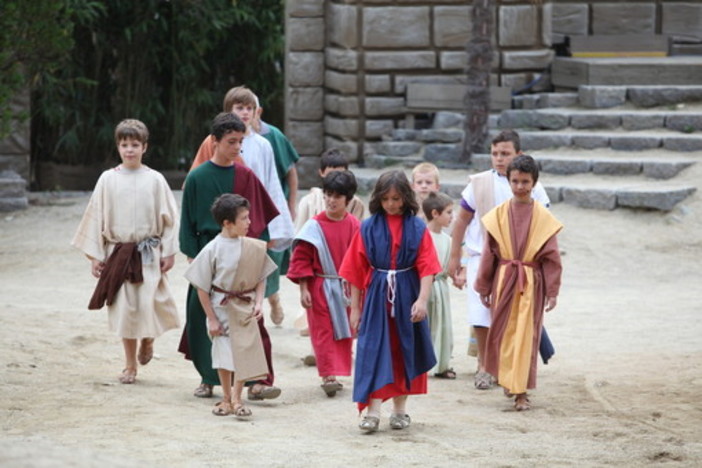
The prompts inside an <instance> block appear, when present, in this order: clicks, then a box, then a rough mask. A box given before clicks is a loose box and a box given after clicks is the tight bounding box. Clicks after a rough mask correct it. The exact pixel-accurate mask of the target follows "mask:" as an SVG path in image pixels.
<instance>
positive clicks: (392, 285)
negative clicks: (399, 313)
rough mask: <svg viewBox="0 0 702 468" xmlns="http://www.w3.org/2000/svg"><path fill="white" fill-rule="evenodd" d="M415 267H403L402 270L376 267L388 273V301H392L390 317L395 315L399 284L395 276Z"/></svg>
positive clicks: (386, 279) (386, 278)
mask: <svg viewBox="0 0 702 468" xmlns="http://www.w3.org/2000/svg"><path fill="white" fill-rule="evenodd" d="M413 268H414V267H409V268H403V269H401V270H382V269H380V268H376V270H377V271H379V272H381V273H387V276H386V277H385V281H386V282H387V283H388V302H389V303H390V317H395V289H396V286H397V281H396V280H395V276H396V275H397V274H398V273H402V272H403V271H409V270H411V269H413Z"/></svg>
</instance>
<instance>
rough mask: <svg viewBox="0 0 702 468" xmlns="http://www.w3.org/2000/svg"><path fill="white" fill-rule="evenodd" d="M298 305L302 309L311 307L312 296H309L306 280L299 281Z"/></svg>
mask: <svg viewBox="0 0 702 468" xmlns="http://www.w3.org/2000/svg"><path fill="white" fill-rule="evenodd" d="M300 305H302V307H303V308H304V309H309V308H311V307H312V294H310V288H309V284H308V283H307V278H302V279H301V280H300Z"/></svg>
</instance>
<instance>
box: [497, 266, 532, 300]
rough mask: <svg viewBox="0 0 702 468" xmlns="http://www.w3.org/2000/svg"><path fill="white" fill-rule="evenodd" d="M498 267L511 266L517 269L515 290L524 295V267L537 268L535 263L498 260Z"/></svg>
mask: <svg viewBox="0 0 702 468" xmlns="http://www.w3.org/2000/svg"><path fill="white" fill-rule="evenodd" d="M500 265H511V266H513V267H514V268H516V269H517V290H518V291H519V293H521V294H523V293H524V285H525V284H526V270H525V269H524V267H531V268H536V267H538V266H539V264H538V263H536V262H523V261H521V260H516V259H515V260H507V259H500Z"/></svg>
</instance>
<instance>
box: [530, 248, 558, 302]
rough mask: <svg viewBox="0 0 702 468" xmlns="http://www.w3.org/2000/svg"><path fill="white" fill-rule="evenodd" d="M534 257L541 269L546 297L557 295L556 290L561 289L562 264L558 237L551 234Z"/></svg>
mask: <svg viewBox="0 0 702 468" xmlns="http://www.w3.org/2000/svg"><path fill="white" fill-rule="evenodd" d="M536 258H537V259H538V261H539V262H540V263H541V266H542V269H543V275H544V285H545V287H546V297H558V292H559V291H560V289H561V272H562V271H563V265H562V264H561V254H560V251H559V250H558V239H557V238H556V236H555V235H554V236H551V238H550V239H549V240H548V242H546V243H545V244H544V246H543V247H541V250H540V251H539V253H538V254H537V255H536Z"/></svg>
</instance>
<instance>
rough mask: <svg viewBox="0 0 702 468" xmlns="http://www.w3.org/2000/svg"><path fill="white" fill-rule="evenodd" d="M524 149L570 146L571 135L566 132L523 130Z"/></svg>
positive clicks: (533, 149) (522, 141)
mask: <svg viewBox="0 0 702 468" xmlns="http://www.w3.org/2000/svg"><path fill="white" fill-rule="evenodd" d="M520 138H521V145H522V150H523V151H535V150H540V149H546V148H560V147H561V146H570V144H571V136H570V135H569V134H566V133H549V132H522V133H521V135H520Z"/></svg>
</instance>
